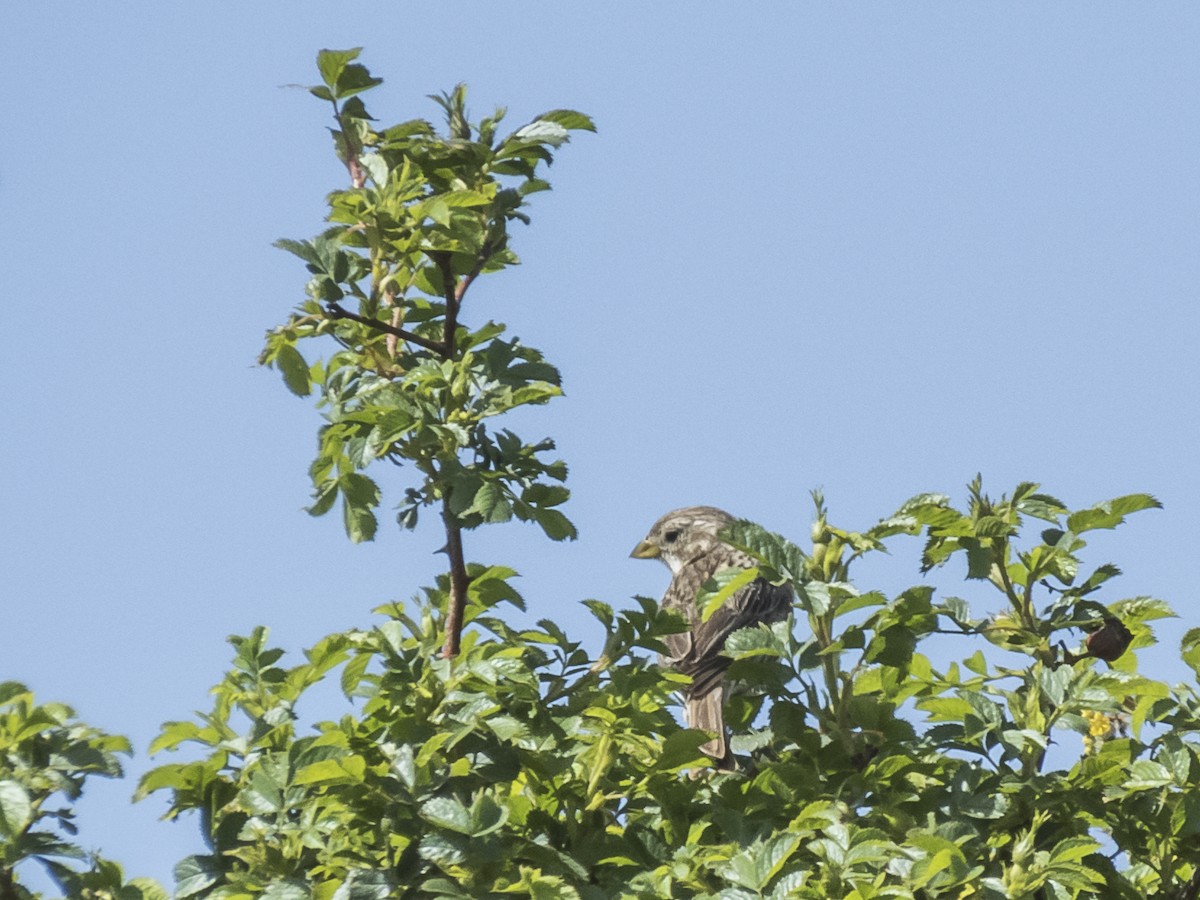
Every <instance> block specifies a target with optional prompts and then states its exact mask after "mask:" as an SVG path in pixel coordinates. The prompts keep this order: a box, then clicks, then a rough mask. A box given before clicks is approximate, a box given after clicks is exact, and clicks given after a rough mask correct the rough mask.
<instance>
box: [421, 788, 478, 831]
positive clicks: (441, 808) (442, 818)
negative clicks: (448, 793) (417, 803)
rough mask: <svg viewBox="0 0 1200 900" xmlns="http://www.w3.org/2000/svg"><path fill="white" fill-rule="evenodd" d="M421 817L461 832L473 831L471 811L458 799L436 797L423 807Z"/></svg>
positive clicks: (439, 825) (442, 826)
mask: <svg viewBox="0 0 1200 900" xmlns="http://www.w3.org/2000/svg"><path fill="white" fill-rule="evenodd" d="M421 818H423V819H424V820H425V821H426V822H431V823H433V824H434V825H437V826H438V827H439V828H448V829H449V830H451V831H457V832H458V833H459V834H470V833H471V812H470V810H468V809H467V808H466V807H465V806H463V805H462V804H461V803H459V802H458V801H457V800H453V799H451V798H449V797H434V798H433V799H431V800H427V801H426V802H425V804H424V805H423V806H422V807H421Z"/></svg>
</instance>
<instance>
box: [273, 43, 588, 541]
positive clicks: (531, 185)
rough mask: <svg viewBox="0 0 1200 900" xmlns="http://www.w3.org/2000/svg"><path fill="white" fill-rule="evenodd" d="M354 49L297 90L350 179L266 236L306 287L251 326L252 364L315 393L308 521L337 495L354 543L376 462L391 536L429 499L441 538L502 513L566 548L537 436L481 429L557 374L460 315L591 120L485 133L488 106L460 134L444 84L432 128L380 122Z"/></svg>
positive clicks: (560, 115) (545, 390)
mask: <svg viewBox="0 0 1200 900" xmlns="http://www.w3.org/2000/svg"><path fill="white" fill-rule="evenodd" d="M358 55H359V50H357V49H355V50H324V51H322V52H321V53H320V54H319V55H318V60H317V64H318V68H319V70H320V73H321V78H322V84H320V85H316V86H314V87H313V88H311V89H310V90H311V93H312V94H313V95H314V96H316V97H317V98H319V99H321V100H323V101H325V102H327V103H329V104H330V106H331V109H332V113H333V119H334V123H335V127H334V128H332V129H331V132H332V135H333V140H334V150H335V152H336V154H337V156H338V158H339V159H340V160H341V161H342V163H343V164H344V165H345V166H346V168H347V171H348V174H349V176H350V186H349V187H348V188H346V189H344V190H338V191H334V192H333V193H332V194H330V195H329V214H328V219H329V222H330V225H329V227H328V228H326V229H325V230H324V231H323V232H321V233H320V234H319V235H317V236H316V237H314V238H312V239H310V240H291V239H285V240H281V241H279V242H277V246H279V247H281V248H282V249H284V250H287V251H288V252H290V253H292V254H294V255H295V256H297V257H299V258H300V259H301V260H302V261H303V262H304V264H305V267H306V268H307V270H308V272H309V275H310V278H309V280H308V284H307V287H306V295H307V297H306V299H305V300H304V301H303V302H302V303H301V304H300V305H299V307H298V309H297V310H296V311H295V313H293V315H292V316H291V317H290V318H289V319H288V321H287V322H285V323H284V324H283V325H281V326H279V327H278V328H276V329H274V330H272V331H271V332H269V333H268V335H267V341H266V346H265V348H264V350H263V353H262V356H261V361H262V362H263V363H266V364H268V365H271V366H274V367H276V368H278V369H279V370H280V372H281V373H282V375H283V379H284V382H285V384H286V385H287V386H288V388H289V389H290V390H291V391H293V392H294V393H296V394H299V395H301V396H308V395H310V394H311V393H312V392H313V391H314V390H316V391H317V393H318V397H319V404H320V406H321V407H322V408H323V410H324V412H325V417H326V420H327V424H326V425H325V426H323V427H322V429H321V431H320V434H319V440H318V443H319V451H318V455H317V458H316V460H315V461H314V462H313V465H312V468H311V473H310V474H311V475H312V479H313V485H314V502H313V504H312V506H311V507H310V508H309V511H310V512H311V513H312V514H313V515H322V514H324V513H326V512H328V511H329V510H330V509H332V508H333V506H334V505H335V503H336V502H337V501H338V500H340V501H341V505H342V514H343V522H344V525H345V528H346V532H347V534H348V535H349V536H350V538H351V539H352V540H355V541H362V540H370V539H372V538H373V537H374V535H375V532H376V529H377V518H376V514H375V510H376V508H377V507H378V505H379V503H380V501H381V492H380V489H379V487H378V486H377V484H376V482H375V480H374V479H373V478H372V477H370V476H368V475H366V474H364V473H363V469H365V468H366V467H367V466H368V465H369V464H370V463H372V462H374V461H377V460H386V461H388V462H391V463H394V464H397V465H409V466H411V467H413V468H414V469H415V470H416V472H417V474H418V483H417V485H416V486H414V487H411V488H409V489H408V490H407V491H406V494H405V501H404V503H403V504H402V505H401V507H400V512H399V516H398V519H399V521H400V523H401V524H402V525H404V526H405V527H410V528H411V527H413V526H415V524H416V521H417V517H418V513H419V511H420V510H421V509H422V508H423V507H426V506H429V505H432V504H435V503H440V504H441V506H442V517H443V519H444V520H445V521H446V523H447V527H453V528H468V529H469V528H474V527H477V526H478V525H480V524H484V523H488V522H500V521H505V520H507V519H509V518H512V517H514V516H515V517H516V518H519V519H522V520H525V521H533V522H536V523H537V524H538V525H540V526H541V528H542V529H543V531H545V533H546V534H547V535H548V536H550V537H551V538H553V539H555V540H562V539H564V538H572V537H574V535H575V530H574V527H573V526H572V525H571V523H570V522H569V521H568V520H567V519H566V517H565V516H564V515H563V514H562V512H561V511H559V510H558V509H556V508H555V507H557V506H559V505H560V504H561V503H562V502H563V501H564V500H565V499H566V496H567V492H566V489H565V488H564V487H562V486H561V482H562V481H563V480H564V479H565V477H566V467H565V465H564V464H563V463H562V462H561V461H551V460H546V459H545V458H544V454H545V453H547V452H548V451H551V450H553V449H554V443H553V441H551V440H549V439H544V440H540V441H533V442H529V441H524V440H522V439H521V438H519V437H517V436H516V435H514V434H513V433H512V432H511V431H510V430H507V429H499V430H495V429H492V428H490V427H489V426H488V425H487V420H488V419H491V418H492V417H495V416H499V415H503V414H505V413H507V412H510V411H511V410H513V409H516V408H518V407H522V406H527V405H538V404H543V403H546V402H547V401H549V400H550V399H551V398H553V397H556V396H559V395H560V394H561V388H560V379H559V374H558V371H557V370H556V369H555V368H554V367H553V366H552V365H550V364H549V363H548V362H547V361H546V360H545V359H544V358H543V356H542V355H541V353H539V352H538V351H537V350H535V349H533V348H531V347H528V346H525V345H523V344H522V343H520V342H519V341H517V340H514V339H506V338H504V337H503V335H504V333H505V326H504V325H502V324H499V323H496V322H492V321H488V322H486V323H485V324H484V325H482V326H481V327H477V328H473V329H472V328H468V327H466V326H465V325H464V324H463V323H462V322H461V319H460V313H461V310H462V307H463V303H464V300H465V297H466V294H467V291H468V289H469V288H471V286H472V285H473V284H474V283H475V282H476V279H478V278H479V277H480V276H483V275H488V274H491V273H495V272H499V271H501V270H503V269H505V268H507V267H509V266H512V265H514V264H516V263H517V262H518V258H517V256H516V254H515V253H514V252H513V250H512V249H511V246H510V243H511V233H510V229H511V225H512V223H513V222H521V223H528V221H529V215H528V213H527V211H526V207H527V203H528V200H527V198H528V197H529V196H530V195H532V194H534V193H537V192H539V191H544V190H547V189H549V187H550V185H549V182H547V181H546V180H545V179H544V178H543V177H541V169H542V168H543V167H544V166H547V165H549V164H550V163H551V162H552V161H553V158H554V151H555V150H556V149H557V148H558V147H560V146H561V145H562V144H564V143H565V142H566V141H567V140H568V138H569V136H570V133H571V132H572V131H577V130H587V131H593V130H595V129H594V126H593V124H592V122H591V120H590V119H588V117H587V116H585V115H583V114H581V113H577V112H574V111H571V110H562V109H558V110H551V111H549V112H545V113H542V114H541V115H539V116H537V117H536V118H535V119H533V121H531V122H529V123H528V124H526V125H524V126H523V127H521V128H518V129H517V130H515V131H513V132H511V133H509V134H507V135H503V136H501V135H500V133H499V131H498V128H499V126H500V123H501V122H502V120H503V119H504V117H505V111H504V110H503V109H498V110H496V111H495V112H494V113H493V114H492V115H491V116H489V117H487V118H484V119H483V120H481V121H479V122H478V123H472V122H471V121H470V119H469V115H468V111H467V107H466V88H465V87H464V86H463V85H458V86H457V87H455V88H454V89H453V90H452V91H450V92H448V93H445V94H442V95H439V96H435V97H433V98H432V99H433V100H434V101H435V102H436V104H437V105H438V106H439V107H440V108H441V110H442V112H443V113H444V117H445V129H444V131H440V132H439V131H438V130H437V129H436V128H435V127H434V126H433V125H432V124H431V123H429V122H428V121H426V120H424V119H413V120H410V121H405V122H400V123H398V124H396V125H391V126H387V127H380V126H378V125H377V123H376V120H375V119H374V118H373V117H372V116H371V115H370V114H369V113H368V111H367V109H366V106H365V104H364V102H363V98H362V95H363V93H364V92H365V91H368V90H370V89H372V88H374V87H377V86H378V85H379V84H381V83H382V82H381V79H379V78H376V77H374V76H373V75H371V73H370V72H369V71H368V70H367V68H366V67H365V66H363V65H362V64H361V63H358V62H356V61H355V60H357V58H358ZM311 338H324V339H326V342H329V341H330V340H331V341H332V343H333V345H334V347H335V350H334V352H333V353H332V354H331V355H330V356H329V357H328V358H325V359H318V360H317V361H315V362H312V363H310V362H309V361H308V360H307V359H306V358H305V356H304V355H303V354H302V353H301V351H300V349H299V345H300V343H301V342H302V341H305V340H308V339H311Z"/></svg>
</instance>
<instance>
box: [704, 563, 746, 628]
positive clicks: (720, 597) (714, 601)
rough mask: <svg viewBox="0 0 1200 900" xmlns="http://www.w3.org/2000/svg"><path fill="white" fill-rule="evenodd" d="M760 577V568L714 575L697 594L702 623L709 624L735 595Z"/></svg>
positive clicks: (731, 569)
mask: <svg viewBox="0 0 1200 900" xmlns="http://www.w3.org/2000/svg"><path fill="white" fill-rule="evenodd" d="M757 577H758V567H757V566H756V567H754V568H750V569H742V568H723V569H718V570H717V571H716V572H715V573H713V576H712V578H710V579H709V580H708V581H706V582H705V583H704V584H703V585H701V586H700V590H699V592H698V593H697V594H696V606H697V607H698V608H699V610H700V621H702V622H707V621H708V620H709V619H711V618H712V616H713V613H715V612H716V611H717V610H718V609H720V608H721V607H722V606H724V605H725V602H726V601H727V600H729V598H730V597H732V596H733V595H734V594H735V593H737V592H738V591H739V590H741V589H742V588H743V587H745V586H746V585H748V584H749V583H750V582H752V581H753V580H754V579H755V578H757Z"/></svg>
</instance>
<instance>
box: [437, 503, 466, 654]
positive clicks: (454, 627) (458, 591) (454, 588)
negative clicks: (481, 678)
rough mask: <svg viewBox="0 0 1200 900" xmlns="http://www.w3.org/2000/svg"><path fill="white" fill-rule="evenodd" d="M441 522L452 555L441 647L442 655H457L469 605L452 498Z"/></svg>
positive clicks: (460, 530)
mask: <svg viewBox="0 0 1200 900" xmlns="http://www.w3.org/2000/svg"><path fill="white" fill-rule="evenodd" d="M442 521H443V522H444V523H445V525H446V556H448V557H449V558H450V602H449V604H447V608H446V643H445V645H444V646H443V647H442V658H443V659H453V658H454V657H455V656H458V650H459V646H460V645H461V642H462V629H463V614H464V612H465V610H466V608H467V586H468V584H469V583H470V579H469V578H468V577H467V564H466V560H465V559H464V557H463V545H462V527H461V526H460V525H459V524H458V523H457V522H455V521H454V514H453V513H452V512H451V511H450V498H449V497H446V499H445V501H444V502H443V506H442Z"/></svg>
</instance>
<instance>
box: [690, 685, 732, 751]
mask: <svg viewBox="0 0 1200 900" xmlns="http://www.w3.org/2000/svg"><path fill="white" fill-rule="evenodd" d="M684 710H685V712H686V715H687V724H688V728H699V729H701V730H703V731H711V732H713V733H714V734H716V735H717V736H716V737H715V738H714V739H713V740H711V741H708V742H707V743H705V744H703V745H701V747H700V749H701V751H703V752H704V753H707V754H708V755H709V756H711V757H712V758H713V759H714V760H716V763H717V767H718V768H721V769H732V768H733V767H734V766H733V754H731V753H730V752H729V742H728V740H727V739H726V736H725V689H724V687H723V686H722V685H721V684H718V685H717V686H716V687H714V688H713V689H712V690H711V691H708V692H706V693H704V694H700V695H698V696H695V697H688V698H687V703H686V704H685V705H684Z"/></svg>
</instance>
